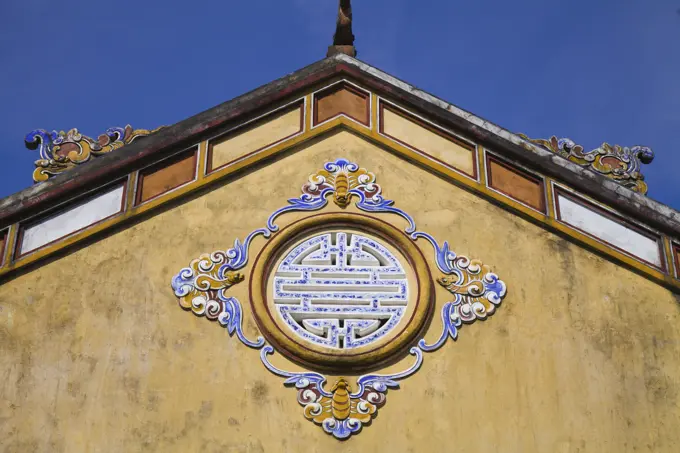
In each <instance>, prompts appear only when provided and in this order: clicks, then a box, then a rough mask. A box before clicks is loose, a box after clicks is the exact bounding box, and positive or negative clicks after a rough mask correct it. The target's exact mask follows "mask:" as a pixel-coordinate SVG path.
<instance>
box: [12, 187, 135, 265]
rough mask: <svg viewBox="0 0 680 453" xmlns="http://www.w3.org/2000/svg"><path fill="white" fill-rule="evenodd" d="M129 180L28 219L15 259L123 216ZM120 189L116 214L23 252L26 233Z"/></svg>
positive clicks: (21, 227)
mask: <svg viewBox="0 0 680 453" xmlns="http://www.w3.org/2000/svg"><path fill="white" fill-rule="evenodd" d="M127 181H128V178H125V179H124V180H118V181H116V182H114V183H112V184H108V185H106V186H104V187H101V188H98V189H96V190H94V191H92V192H90V193H88V194H86V195H83V196H81V197H79V198H76V199H73V200H69V201H68V202H66V203H63V204H62V205H60V206H58V207H55V208H54V209H53V210H51V211H50V212H48V213H45V214H39V215H37V216H35V217H33V218H30V219H27V220H26V221H23V222H21V223H20V224H19V231H18V233H17V239H16V244H15V245H14V259H15V260H18V259H20V258H22V257H24V256H27V255H30V254H32V253H35V252H37V251H38V250H41V249H44V248H45V247H47V246H50V245H52V244H55V243H57V242H59V241H61V240H63V239H65V238H68V237H71V236H73V235H74V234H77V233H80V232H81V231H85V230H87V229H89V228H91V227H93V226H95V225H97V224H99V223H101V222H104V221H105V220H108V219H111V218H113V217H116V216H118V215H120V214H122V213H123V212H124V211H125V202H126V199H127V190H128V183H127ZM118 189H122V191H121V195H120V207H119V209H118V210H117V211H116V212H113V213H111V214H110V215H107V216H104V217H102V218H98V219H96V220H94V221H92V222H90V223H88V224H87V225H84V226H82V227H79V228H75V229H73V230H71V231H68V232H66V233H65V234H63V235H61V236H59V237H56V238H54V239H52V240H50V241H48V242H45V243H43V244H41V245H39V246H36V247H34V248H32V249H30V250H28V251H26V252H22V246H23V245H24V240H25V237H26V231H27V230H29V229H31V228H33V227H36V226H38V225H41V224H44V223H46V222H48V221H50V220H54V219H56V218H58V217H60V216H62V215H65V214H67V213H68V212H73V210H75V209H78V208H81V207H85V206H87V205H88V204H89V203H90V202H92V201H95V200H98V199H100V198H101V197H102V196H105V195H107V194H109V193H112V192H115V191H117V190H118Z"/></svg>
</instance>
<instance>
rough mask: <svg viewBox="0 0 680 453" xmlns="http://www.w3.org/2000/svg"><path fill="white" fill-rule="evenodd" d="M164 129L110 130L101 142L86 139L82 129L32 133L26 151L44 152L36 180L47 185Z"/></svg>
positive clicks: (34, 175)
mask: <svg viewBox="0 0 680 453" xmlns="http://www.w3.org/2000/svg"><path fill="white" fill-rule="evenodd" d="M160 129H162V127H159V128H157V129H154V130H146V129H132V126H130V125H129V124H128V125H127V126H125V127H112V128H109V129H107V130H106V132H105V133H104V134H102V135H100V136H99V137H98V138H97V139H93V138H91V137H88V136H86V135H82V134H81V133H80V132H78V129H71V130H69V131H68V132H64V131H61V132H57V131H52V132H47V131H46V130H44V129H36V130H34V131H31V132H30V133H29V134H27V135H26V138H25V143H26V147H27V148H28V149H36V148H37V149H38V150H39V152H40V159H38V160H36V161H35V166H36V168H35V170H34V171H33V180H34V181H35V182H41V181H47V179H49V178H50V177H52V176H55V175H58V174H60V173H63V172H65V171H66V170H70V169H71V168H73V167H75V166H76V165H79V164H83V163H85V162H87V161H89V160H90V158H92V157H93V156H94V157H96V156H101V155H103V154H107V153H110V152H111V151H114V150H116V149H118V148H121V147H123V146H125V145H127V144H130V143H132V142H133V141H134V140H136V139H138V138H140V137H145V136H147V135H150V134H153V133H154V132H157V131H159V130H160Z"/></svg>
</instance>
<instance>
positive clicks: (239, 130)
mask: <svg viewBox="0 0 680 453" xmlns="http://www.w3.org/2000/svg"><path fill="white" fill-rule="evenodd" d="M295 111H297V112H298V113H299V127H298V128H297V130H295V131H291V132H290V133H288V134H287V135H285V136H283V137H277V138H275V139H272V140H271V141H265V143H260V144H259V145H255V146H256V148H255V149H252V150H248V151H246V152H245V153H243V154H240V155H237V156H233V158H231V159H228V160H227V161H226V162H222V163H219V164H217V165H215V164H214V160H215V159H214V158H215V147H217V146H219V145H221V144H223V143H225V142H227V141H229V140H232V139H236V138H237V137H239V136H244V135H245V134H247V133H249V132H252V131H254V130H256V129H258V128H259V127H261V126H264V125H266V124H267V123H271V122H273V121H276V120H278V119H282V117H284V116H285V115H287V114H289V113H292V112H295ZM304 128H305V100H304V99H300V100H298V101H295V102H293V103H292V104H289V105H286V106H283V107H281V108H279V109H276V110H274V111H272V112H269V113H266V114H264V115H262V116H261V117H258V118H255V119H254V120H251V121H249V122H247V123H245V124H243V125H241V126H237V127H236V128H234V129H230V130H228V131H226V132H224V133H223V134H220V135H218V136H216V137H213V138H211V139H209V140H208V152H207V153H206V174H210V173H212V172H214V171H217V170H220V169H222V168H225V167H228V166H229V165H231V164H233V163H235V162H237V161H240V160H242V159H244V158H246V157H248V156H251V155H253V154H255V153H257V152H259V151H262V150H263V149H266V148H269V147H271V146H274V145H276V144H278V143H281V142H283V141H285V140H288V139H289V138H291V137H294V136H296V135H298V134H301V133H302V132H303V131H304Z"/></svg>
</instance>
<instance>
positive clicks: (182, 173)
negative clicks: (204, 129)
mask: <svg viewBox="0 0 680 453" xmlns="http://www.w3.org/2000/svg"><path fill="white" fill-rule="evenodd" d="M197 164H198V146H193V147H191V148H189V149H187V150H184V151H181V152H179V153H177V154H175V155H174V156H170V157H168V158H167V159H164V160H162V161H160V162H157V163H155V164H153V165H150V166H148V167H146V168H143V169H142V170H140V171H139V176H138V178H137V187H136V191H135V206H139V205H140V204H143V203H146V202H147V201H150V200H153V199H155V198H158V197H159V196H161V195H163V194H165V193H168V192H170V191H172V190H175V189H177V188H179V187H182V186H183V185H185V184H188V183H190V182H192V181H195V180H196V177H197V175H198V166H197Z"/></svg>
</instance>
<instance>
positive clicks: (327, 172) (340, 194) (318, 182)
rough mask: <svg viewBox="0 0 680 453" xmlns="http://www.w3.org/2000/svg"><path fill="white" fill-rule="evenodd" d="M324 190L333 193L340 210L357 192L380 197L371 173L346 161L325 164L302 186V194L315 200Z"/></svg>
mask: <svg viewBox="0 0 680 453" xmlns="http://www.w3.org/2000/svg"><path fill="white" fill-rule="evenodd" d="M326 189H330V190H331V191H332V192H333V194H334V196H333V199H334V201H335V204H337V205H338V206H340V207H341V208H346V207H347V206H348V205H349V203H350V201H351V198H352V195H355V194H357V195H358V193H357V192H361V193H362V194H364V195H365V196H366V197H367V198H374V197H376V196H380V191H381V189H380V186H379V185H378V184H376V183H375V175H374V174H373V173H370V172H369V171H368V170H366V169H365V168H359V166H358V165H357V164H355V163H352V162H350V161H348V160H346V159H338V160H336V161H335V162H328V163H326V164H325V165H324V167H323V170H320V171H318V172H317V173H314V174H313V175H311V176H310V177H309V182H307V183H306V184H305V185H304V186H302V193H303V194H307V195H310V196H311V197H314V198H316V197H318V196H320V195H321V194H322V193H323V192H324V190H326Z"/></svg>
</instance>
